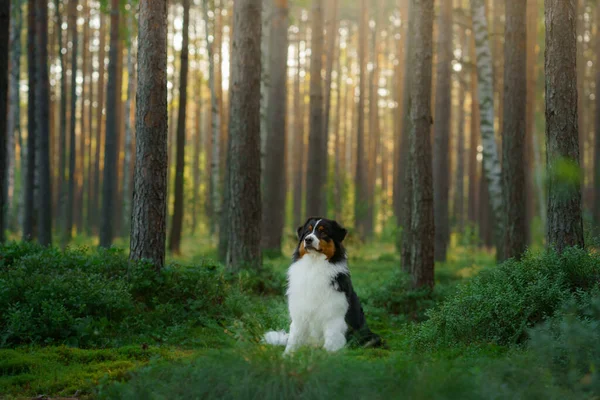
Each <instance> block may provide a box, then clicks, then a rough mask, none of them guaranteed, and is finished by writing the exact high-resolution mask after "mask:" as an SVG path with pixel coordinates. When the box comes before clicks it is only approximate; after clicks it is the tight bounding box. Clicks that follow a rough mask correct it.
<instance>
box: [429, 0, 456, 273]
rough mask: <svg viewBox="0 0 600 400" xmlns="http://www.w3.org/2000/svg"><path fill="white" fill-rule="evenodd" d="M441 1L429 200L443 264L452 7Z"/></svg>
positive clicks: (446, 234)
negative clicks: (431, 198) (433, 193)
mask: <svg viewBox="0 0 600 400" xmlns="http://www.w3.org/2000/svg"><path fill="white" fill-rule="evenodd" d="M452 3H453V2H452V1H451V0H446V1H442V3H441V12H440V15H439V19H438V29H437V34H438V38H437V66H436V74H437V76H436V84H435V90H436V94H435V121H434V124H433V130H434V132H433V134H434V146H433V188H434V192H435V195H434V196H433V203H434V216H435V260H436V261H446V252H447V246H448V241H449V239H450V222H449V217H448V203H449V198H448V196H449V190H450V130H451V127H452V125H451V111H452V85H451V79H452V64H451V61H452V58H453V57H452V51H453V48H452V47H453V46H452V6H453V4H452Z"/></svg>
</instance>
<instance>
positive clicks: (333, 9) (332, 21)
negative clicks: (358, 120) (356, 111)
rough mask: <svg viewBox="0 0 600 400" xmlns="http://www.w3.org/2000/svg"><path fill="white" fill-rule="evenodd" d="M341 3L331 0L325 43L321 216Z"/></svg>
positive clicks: (324, 207)
mask: <svg viewBox="0 0 600 400" xmlns="http://www.w3.org/2000/svg"><path fill="white" fill-rule="evenodd" d="M339 2H340V0H331V1H330V2H329V12H327V15H329V21H328V22H327V26H326V29H327V37H326V38H325V43H326V46H327V52H326V53H325V57H326V58H325V59H326V61H327V64H326V66H325V91H324V99H325V100H324V102H325V109H324V110H325V111H324V115H323V136H322V140H323V144H322V145H321V151H322V159H321V160H322V161H321V162H322V165H323V169H322V174H323V176H322V177H321V184H322V188H321V192H322V193H323V194H322V196H321V200H322V202H323V204H322V205H321V212H320V213H319V214H320V215H327V197H328V196H327V192H328V190H327V189H328V182H329V179H328V178H329V161H328V160H329V150H328V148H329V121H330V120H331V83H332V81H333V60H334V58H335V54H336V44H337V38H338V25H339V18H338V14H339Z"/></svg>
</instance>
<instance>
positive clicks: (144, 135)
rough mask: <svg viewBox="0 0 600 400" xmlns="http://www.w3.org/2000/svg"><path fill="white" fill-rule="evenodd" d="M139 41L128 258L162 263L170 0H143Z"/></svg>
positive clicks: (163, 254)
mask: <svg viewBox="0 0 600 400" xmlns="http://www.w3.org/2000/svg"><path fill="white" fill-rule="evenodd" d="M138 43H139V45H138V84H137V96H136V98H137V99H138V101H137V104H136V114H135V115H136V118H135V127H136V130H135V131H136V135H135V140H136V146H135V159H136V164H135V171H134V188H133V205H132V216H131V243H130V258H131V259H132V260H140V259H148V260H150V261H152V262H153V263H154V265H155V267H156V268H161V267H162V266H163V264H164V261H165V242H166V225H167V168H168V161H167V158H168V155H167V129H168V126H167V0H156V1H142V2H140V7H139V35H138Z"/></svg>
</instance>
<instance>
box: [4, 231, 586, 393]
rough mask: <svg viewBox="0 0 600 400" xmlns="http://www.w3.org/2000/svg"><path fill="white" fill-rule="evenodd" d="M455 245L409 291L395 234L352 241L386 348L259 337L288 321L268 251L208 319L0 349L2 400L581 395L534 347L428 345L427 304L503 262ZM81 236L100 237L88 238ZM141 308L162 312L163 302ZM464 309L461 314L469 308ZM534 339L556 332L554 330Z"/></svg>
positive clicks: (280, 260)
mask: <svg viewBox="0 0 600 400" xmlns="http://www.w3.org/2000/svg"><path fill="white" fill-rule="evenodd" d="M458 243H459V240H458V239H457V238H453V243H452V245H451V251H450V253H449V256H448V261H447V262H446V263H443V264H439V265H437V266H436V289H435V291H434V292H433V293H419V292H411V291H409V290H407V286H406V280H405V277H404V276H403V275H402V274H400V273H399V272H398V271H399V262H400V261H399V256H398V254H397V253H396V250H395V248H394V244H393V243H391V242H390V243H387V242H380V243H378V244H371V245H368V246H359V245H358V244H356V243H349V247H350V249H351V251H350V260H349V261H350V270H351V272H352V279H353V283H354V286H355V290H356V291H357V293H358V294H359V296H360V298H361V300H362V302H363V306H364V309H365V313H366V315H367V318H368V320H369V324H370V326H371V328H372V329H373V330H374V331H376V332H377V333H379V334H380V335H381V336H382V337H383V338H384V339H385V341H386V342H387V344H388V348H387V349H368V350H365V349H344V350H342V351H341V352H340V353H339V354H334V355H330V354H326V353H325V352H324V351H323V350H320V349H302V350H301V351H300V352H299V353H298V354H296V355H294V357H291V358H284V357H282V355H281V353H282V351H283V349H282V348H277V347H271V346H266V345H264V344H262V343H260V337H261V335H262V333H263V332H265V331H266V330H269V329H286V330H287V328H288V324H289V321H288V317H287V310H286V304H285V298H284V297H283V295H282V294H283V290H282V289H283V288H282V287H281V286H282V282H283V281H282V279H283V277H284V274H285V270H286V268H287V267H288V265H289V258H288V257H283V256H281V257H274V258H266V259H265V262H264V263H265V266H266V267H267V268H266V270H267V271H270V272H269V273H268V274H266V275H263V276H252V275H242V276H240V277H237V278H233V280H232V281H231V280H230V281H228V282H229V283H228V285H229V286H227V287H229V288H230V289H231V288H237V287H245V288H249V289H248V290H245V291H244V290H242V291H239V292H238V291H237V290H234V291H232V292H231V294H228V295H227V296H226V297H225V300H224V302H225V305H224V306H223V307H224V308H222V310H225V311H222V312H221V313H220V314H218V315H217V314H216V315H215V316H211V315H212V314H211V313H209V314H208V316H207V317H202V318H203V319H202V320H200V321H198V320H193V318H195V317H194V315H196V314H193V313H192V314H189V315H190V317H189V318H192V320H190V321H187V322H186V323H181V321H179V322H178V323H177V324H175V325H173V326H158V325H148V328H147V329H148V330H149V331H148V332H145V333H144V334H143V335H139V334H137V335H131V334H128V333H127V332H122V334H121V338H120V340H118V341H112V342H106V344H104V345H102V346H100V347H102V348H100V347H98V346H97V345H95V346H92V347H90V348H75V347H67V346H65V345H49V346H44V345H43V343H36V344H29V345H18V346H12V347H10V348H0V399H20V398H31V397H35V396H39V395H47V396H52V397H55V396H74V395H75V394H77V396H78V398H94V399H95V398H101V399H102V398H103V399H138V398H148V399H178V398H202V399H212V398H215V399H217V398H219V399H221V398H231V399H233V398H240V399H246V398H257V399H263V398H264V399H271V398H277V399H281V398H286V399H287V398H301V399H319V398H348V397H350V398H357V399H380V398H381V399H387V398H397V397H405V398H411V399H437V398H439V399H453V398H462V399H479V398H507V399H508V398H510V399H513V398H540V399H542V398H543V399H553V398H556V399H558V398H560V399H568V398H579V397H578V394H580V390H583V389H581V388H580V387H579V386H578V387H577V388H575V389H573V388H572V387H566V386H565V385H564V384H562V383H561V382H562V381H561V380H560V379H558V378H556V377H555V374H554V372H553V371H554V370H552V369H549V368H550V367H549V366H548V365H545V364H544V363H542V362H541V361H540V360H542V359H547V357H548V355H544V357H546V358H544V357H542V355H540V354H541V353H540V352H541V351H542V350H540V349H537V348H536V347H535V346H534V347H533V350H530V349H529V348H527V347H525V346H523V345H517V346H507V345H499V344H497V343H492V342H486V341H479V342H472V343H460V342H457V343H452V344H451V345H447V344H444V345H437V346H428V347H426V348H423V347H422V346H419V343H418V338H419V337H420V336H422V331H423V327H426V326H427V325H426V324H427V323H425V324H423V323H422V321H425V320H427V319H428V318H429V315H430V313H431V311H429V310H430V309H432V308H434V309H436V310H439V309H440V308H439V304H446V303H445V302H446V300H448V301H449V302H450V303H451V302H452V301H455V300H453V299H456V296H457V293H461V290H462V291H463V292H464V289H461V288H462V287H463V286H464V284H463V283H464V282H471V281H473V278H474V277H477V276H479V274H480V273H481V272H482V271H491V272H492V274H493V271H495V270H496V267H495V266H494V254H493V253H490V252H488V251H485V250H480V249H475V248H473V247H471V246H465V245H463V244H461V245H459V244H458ZM80 244H82V245H90V244H92V243H91V242H90V241H89V240H88V239H80ZM292 248H293V238H291V237H290V238H287V240H286V242H285V244H284V253H285V254H291V251H292ZM182 250H183V253H184V254H188V256H187V257H169V262H170V263H175V264H177V265H178V267H177V268H183V269H185V268H187V267H186V266H185V265H187V264H208V265H210V264H212V263H213V262H212V261H207V260H214V257H215V254H214V250H213V249H212V248H211V245H210V243H205V242H202V241H197V240H195V239H193V238H188V239H186V240H185V241H184V243H183V248H182ZM0 267H1V266H0ZM0 269H1V268H0ZM486 273H487V274H490V272H486ZM484 275H485V274H484ZM0 278H1V277H0ZM265 281H266V282H265ZM0 283H1V282H0ZM186 287H187V286H186ZM177 295H180V294H177ZM0 297H1V293H0ZM167 297H168V296H167ZM450 303H449V304H450ZM152 304H162V303H160V302H158V303H157V302H155V303H152ZM182 307H183V305H182ZM141 312H142V313H143V314H144V313H149V314H148V315H154V314H151V313H152V312H156V310H148V311H143V310H142V311H141ZM437 312H438V313H439V311H437ZM223 313H224V314H223ZM210 318H213V319H210ZM456 318H457V319H458V321H459V322H460V319H461V318H467V316H462V317H461V316H457V317H456ZM555 325H557V326H562V325H561V324H560V323H559V322H557V323H556V324H555ZM547 329H550V328H547ZM544 332H546V331H544ZM548 332H549V331H548ZM586 335H587V336H586ZM586 335H581V337H583V338H585V340H587V342H586V341H585V340H583V339H581V338H580V339H579V340H580V342H581V343H584V342H585V343H587V345H588V346H592V347H593V346H594V344H593V343H595V341H593V340H592V339H593V338H591V336H590V335H589V332H588V333H586ZM534 337H543V338H544V340H546V342H544V343H549V342H551V340H553V339H552V335H551V334H549V333H544V334H539V335H537V336H536V335H534ZM577 343H579V342H577ZM589 343H592V344H589ZM538 347H540V348H544V349H547V348H550V347H552V346H549V345H542V346H538ZM587 353H593V352H587ZM587 353H586V354H587ZM594 354H595V353H594ZM565 360H566V359H565ZM582 360H583V361H582ZM586 363H588V364H589V362H588V360H587V358H585V357H584V356H582V359H578V360H577V362H573V363H572V364H577V365H581V366H582V367H581V368H579V369H577V370H576V371H575V372H573V371H570V372H569V374H570V375H569V377H571V378H572V377H579V376H580V375H581V376H582V377H583V378H581V379H584V381H585V379H587V378H585V377H586V376H588V375H589V376H592V377H595V376H596V375H594V373H593V370H592V372H591V373H588V372H585V371H588V369H589V366H587V364H586ZM586 368H588V369H586ZM582 371H584V372H582ZM590 374H591V375H590ZM573 379H575V378H573ZM577 379H580V378H577ZM577 379H576V380H577ZM590 379H591V381H593V379H592V378H590ZM594 379H595V378H594ZM563 381H564V379H563ZM577 382H579V381H578V380H577ZM585 382H587V381H585ZM592 384H593V382H592V383H590V385H592ZM580 386H581V385H580ZM590 387H591V386H590ZM584 389H585V388H584ZM584 392H585V391H584ZM585 393H587V392H585Z"/></svg>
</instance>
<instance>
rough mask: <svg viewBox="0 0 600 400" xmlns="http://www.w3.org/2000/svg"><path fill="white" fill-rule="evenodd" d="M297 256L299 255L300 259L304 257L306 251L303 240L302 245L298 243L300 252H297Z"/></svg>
mask: <svg viewBox="0 0 600 400" xmlns="http://www.w3.org/2000/svg"><path fill="white" fill-rule="evenodd" d="M298 254H300V258H302V257H304V255H305V254H306V249H305V248H304V240H303V241H302V243H300V250H299V251H298Z"/></svg>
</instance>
